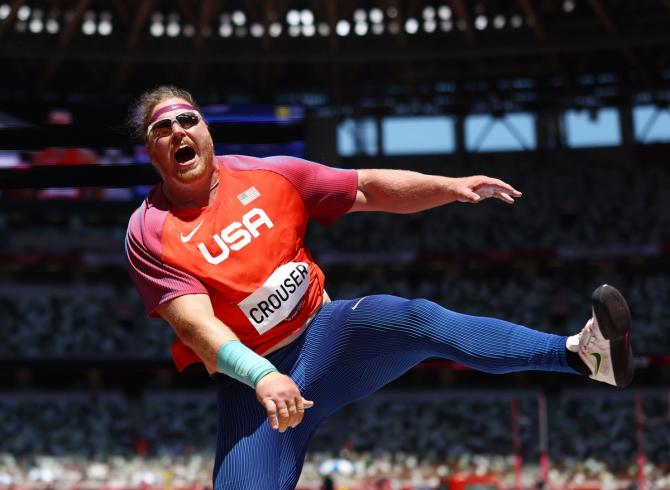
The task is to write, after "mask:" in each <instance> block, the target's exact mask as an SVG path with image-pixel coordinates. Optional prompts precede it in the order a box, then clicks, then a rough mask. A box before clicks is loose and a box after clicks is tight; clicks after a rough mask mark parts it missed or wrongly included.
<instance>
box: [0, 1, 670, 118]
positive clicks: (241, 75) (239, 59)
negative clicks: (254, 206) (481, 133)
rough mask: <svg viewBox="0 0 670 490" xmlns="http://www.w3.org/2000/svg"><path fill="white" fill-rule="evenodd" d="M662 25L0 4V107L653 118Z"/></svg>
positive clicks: (650, 15) (609, 9)
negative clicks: (582, 112) (149, 103)
mask: <svg viewBox="0 0 670 490" xmlns="http://www.w3.org/2000/svg"><path fill="white" fill-rule="evenodd" d="M669 25H670V0H636V1H634V2H633V1H623V0H507V1H502V0H480V1H476V2H469V1H465V0H436V1H425V0H409V1H399V0H389V1H353V0H338V1H337V2H335V1H328V0H324V1H320V0H303V1H292V0H269V1H264V2H256V1H253V0H246V1H228V0H204V1H196V0H178V1H172V2H168V1H162V0H146V1H142V2H136V1H131V0H114V1H104V2H103V1H99V0H76V1H75V0H72V1H58V0H48V1H47V0H0V63H1V64H2V67H3V73H4V76H3V77H2V81H1V82H0V101H17V100H21V98H22V97H28V96H29V97H33V98H34V97H38V98H39V97H42V98H45V99H48V98H50V97H51V98H54V97H56V98H58V97H60V96H62V95H63V94H68V96H70V97H74V96H75V95H73V94H77V93H80V94H89V95H90V94H95V95H97V96H98V97H102V98H110V99H113V97H115V96H118V95H119V94H132V95H136V94H137V93H138V92H140V91H142V90H144V89H146V88H148V87H151V86H154V85H157V84H161V83H165V82H170V83H175V84H178V85H181V86H184V87H186V88H189V89H191V90H193V91H194V92H195V93H196V94H197V95H198V96H199V97H200V98H201V100H202V97H203V94H204V96H205V98H206V100H207V99H211V101H212V102H217V101H225V102H231V101H232V102H236V101H237V102H259V101H260V102H274V103H277V102H280V103H289V102H290V103H295V102H299V103H302V104H305V105H306V106H312V107H335V106H347V105H349V106H356V107H357V108H359V110H362V111H365V110H370V111H379V110H380V109H394V108H397V107H399V106H402V105H404V104H407V105H408V107H413V108H414V109H413V110H416V109H419V110H422V107H424V106H425V108H426V110H428V111H430V110H435V111H445V110H447V111H455V112H459V111H461V112H471V111H473V110H475V111H476V110H486V111H493V112H495V111H502V112H505V111H509V110H514V109H528V108H533V109H537V108H541V107H543V106H552V107H553V106H557V105H558V106H577V107H590V106H603V105H609V104H614V105H620V104H629V103H632V102H634V101H635V98H639V97H643V98H644V99H645V101H647V102H653V103H657V104H659V105H667V104H668V102H669V100H670V67H669V61H670V29H668V26H669ZM26 94H29V95H26Z"/></svg>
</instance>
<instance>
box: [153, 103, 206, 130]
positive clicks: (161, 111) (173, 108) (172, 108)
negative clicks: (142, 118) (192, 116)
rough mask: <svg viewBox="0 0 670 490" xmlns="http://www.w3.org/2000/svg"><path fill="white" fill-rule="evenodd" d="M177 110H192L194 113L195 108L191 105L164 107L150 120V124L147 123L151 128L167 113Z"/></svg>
mask: <svg viewBox="0 0 670 490" xmlns="http://www.w3.org/2000/svg"><path fill="white" fill-rule="evenodd" d="M175 109H191V110H192V111H194V110H195V108H193V106H191V105H190V104H171V105H168V106H165V107H163V108H162V109H160V110H159V111H158V112H156V114H154V115H153V116H151V119H149V122H148V123H147V126H149V125H150V124H151V123H153V122H155V121H157V120H158V118H159V117H160V116H162V115H163V114H165V113H166V112H170V111H174V110H175Z"/></svg>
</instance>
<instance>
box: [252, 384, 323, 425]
mask: <svg viewBox="0 0 670 490" xmlns="http://www.w3.org/2000/svg"><path fill="white" fill-rule="evenodd" d="M256 398H257V399H258V402H259V403H260V404H261V405H263V407H264V408H265V411H266V412H267V415H268V422H269V423H270V426H271V427H272V428H273V429H275V430H277V429H278V430H279V432H284V431H285V430H286V429H288V428H289V427H291V428H293V427H296V426H297V425H298V424H299V423H300V422H302V418H303V416H304V415H305V409H307V408H311V407H313V406H314V402H313V401H310V400H305V399H304V398H303V397H302V395H301V394H300V390H298V387H297V386H296V385H295V383H294V382H293V380H292V379H291V378H289V377H288V376H286V375H284V374H281V373H277V372H274V373H270V374H268V375H266V376H264V377H263V378H262V379H261V380H260V381H259V382H258V384H257V385H256Z"/></svg>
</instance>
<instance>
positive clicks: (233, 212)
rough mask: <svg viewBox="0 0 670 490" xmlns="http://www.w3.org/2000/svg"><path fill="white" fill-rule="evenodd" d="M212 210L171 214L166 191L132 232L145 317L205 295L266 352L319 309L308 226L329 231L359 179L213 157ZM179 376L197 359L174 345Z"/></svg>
mask: <svg viewBox="0 0 670 490" xmlns="http://www.w3.org/2000/svg"><path fill="white" fill-rule="evenodd" d="M217 159H218V162H219V172H220V184H219V186H218V188H217V191H216V195H215V197H214V199H213V201H212V202H211V203H210V205H209V206H207V207H204V208H187V209H171V207H170V204H169V202H168V201H167V199H166V198H165V196H164V195H163V193H162V191H161V187H160V185H157V186H156V187H154V188H153V189H152V190H151V192H150V193H149V195H148V196H147V198H146V199H145V201H144V202H143V203H142V205H141V206H140V207H139V208H138V209H137V210H136V211H135V212H134V213H133V215H132V217H131V218H130V222H129V224H128V232H127V234H126V254H127V256H128V262H129V269H130V274H131V277H132V279H133V281H134V283H135V285H136V287H137V289H138V291H139V293H140V296H141V297H142V299H143V301H144V304H145V307H146V309H147V311H148V313H149V314H150V315H152V316H156V315H157V314H156V311H155V310H156V307H157V306H158V305H160V304H162V303H164V302H166V301H169V300H171V299H174V298H176V297H178V296H182V295H184V294H208V295H209V297H210V300H211V302H212V306H213V308H214V313H215V315H216V316H217V318H219V319H220V320H221V321H222V322H224V323H225V324H226V325H228V326H229V327H230V328H231V329H232V330H233V331H234V332H235V334H236V335H237V336H238V337H239V338H240V340H241V341H242V343H244V344H245V345H246V346H248V347H249V348H251V349H253V350H254V351H255V352H257V353H259V354H262V353H264V352H266V351H267V350H269V349H270V348H271V347H273V346H274V345H276V344H278V343H279V342H281V341H282V340H283V339H285V338H286V337H288V336H290V335H291V334H293V333H295V332H297V331H298V330H300V328H301V327H302V326H303V325H304V324H305V322H306V321H307V319H308V318H309V317H310V316H311V315H312V314H313V313H314V312H315V311H316V310H317V309H318V308H319V307H320V306H321V303H322V299H323V291H324V275H323V272H322V271H321V269H320V268H319V267H318V266H317V265H316V263H314V261H313V260H312V257H311V256H310V254H309V252H308V250H307V249H306V248H305V244H304V235H305V231H306V227H307V222H308V220H309V219H314V220H316V221H318V222H321V223H322V224H326V225H328V224H331V223H332V222H334V221H335V220H336V219H337V218H339V217H340V216H342V215H343V214H344V213H346V212H347V211H348V210H349V209H350V208H351V206H352V205H353V202H354V199H355V197H356V187H357V173H356V171H355V170H342V169H335V168H330V167H326V166H324V165H320V164H316V163H312V162H308V161H306V160H301V159H298V158H292V157H273V158H266V159H258V158H252V157H245V156H225V157H217ZM172 354H173V359H174V361H175V363H176V365H177V367H178V368H179V369H180V370H182V369H184V368H185V367H186V366H188V365H189V364H191V363H193V362H200V359H199V358H198V357H197V355H196V354H195V353H194V352H193V351H192V350H191V349H189V348H188V347H187V346H186V345H185V344H184V343H183V342H181V340H180V339H177V340H176V341H175V342H174V344H173V347H172Z"/></svg>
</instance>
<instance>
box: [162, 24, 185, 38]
mask: <svg viewBox="0 0 670 490" xmlns="http://www.w3.org/2000/svg"><path fill="white" fill-rule="evenodd" d="M180 31H181V27H179V23H178V22H170V23H169V24H168V25H167V28H166V29H165V32H166V33H167V35H168V37H177V36H178V35H179V32H180Z"/></svg>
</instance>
